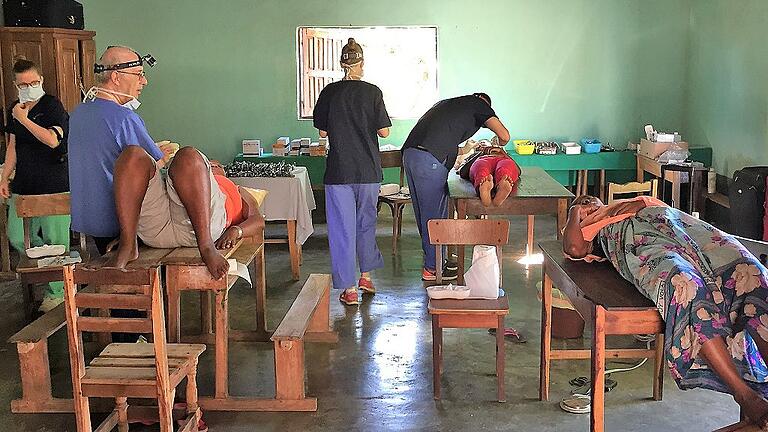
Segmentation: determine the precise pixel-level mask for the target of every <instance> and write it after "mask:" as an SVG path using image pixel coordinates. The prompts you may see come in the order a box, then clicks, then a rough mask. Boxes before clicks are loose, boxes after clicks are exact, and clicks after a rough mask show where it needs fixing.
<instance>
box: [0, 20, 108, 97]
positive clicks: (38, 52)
mask: <svg viewBox="0 0 768 432" xmlns="http://www.w3.org/2000/svg"><path fill="white" fill-rule="evenodd" d="M95 35H96V33H95V32H92V31H85V30H69V29H59V28H31V27H0V56H1V57H2V81H0V85H2V91H1V92H0V93H2V104H3V112H4V111H5V109H7V107H8V105H10V104H11V102H13V101H14V100H16V98H17V92H16V87H15V86H14V85H13V64H14V62H15V61H16V60H18V59H19V58H26V59H28V60H32V61H33V62H35V63H37V64H38V66H40V73H41V74H42V75H43V77H44V80H43V88H44V89H45V92H46V93H48V94H50V95H53V96H56V97H58V98H59V100H61V103H62V104H64V107H65V108H66V109H67V111H72V109H74V108H75V106H77V104H79V103H80V101H81V100H82V96H81V93H80V89H81V86H82V87H83V88H85V89H86V90H87V89H88V88H90V87H91V86H92V85H93V64H94V63H95V62H96V46H95V44H94V42H93V37H94V36H95Z"/></svg>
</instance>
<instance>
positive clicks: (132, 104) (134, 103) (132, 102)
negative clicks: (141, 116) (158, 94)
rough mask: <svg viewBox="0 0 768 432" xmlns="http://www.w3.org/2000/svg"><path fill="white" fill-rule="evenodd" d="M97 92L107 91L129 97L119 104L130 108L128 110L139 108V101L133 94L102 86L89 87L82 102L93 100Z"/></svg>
mask: <svg viewBox="0 0 768 432" xmlns="http://www.w3.org/2000/svg"><path fill="white" fill-rule="evenodd" d="M98 92H104V93H109V94H112V95H117V96H125V97H128V98H130V99H128V102H126V103H124V104H121V105H122V106H124V107H126V108H128V109H130V110H133V111H135V110H137V109H138V108H139V106H140V105H141V102H139V100H138V99H136V98H135V97H133V96H131V95H129V94H125V93H121V92H119V91H115V90H109V89H105V88H102V87H91V88H90V90H88V92H87V93H86V94H85V97H84V98H83V102H88V101H92V100H94V99H95V98H96V93H98Z"/></svg>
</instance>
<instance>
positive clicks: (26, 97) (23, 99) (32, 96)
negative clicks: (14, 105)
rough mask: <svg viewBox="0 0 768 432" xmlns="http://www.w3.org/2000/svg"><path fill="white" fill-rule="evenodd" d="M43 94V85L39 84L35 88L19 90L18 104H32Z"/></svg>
mask: <svg viewBox="0 0 768 432" xmlns="http://www.w3.org/2000/svg"><path fill="white" fill-rule="evenodd" d="M44 94H45V90H43V85H42V84H40V85H39V86H37V87H32V86H29V87H27V88H23V89H19V103H27V102H34V101H36V100H38V99H40V98H41V97H43V95H44Z"/></svg>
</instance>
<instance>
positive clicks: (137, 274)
mask: <svg viewBox="0 0 768 432" xmlns="http://www.w3.org/2000/svg"><path fill="white" fill-rule="evenodd" d="M93 265H94V264H93V262H91V263H88V264H86V265H78V266H76V267H75V280H76V281H77V283H78V284H88V285H106V284H110V285H149V279H150V276H149V274H150V270H149V269H118V268H110V267H100V268H99V267H94V266H93Z"/></svg>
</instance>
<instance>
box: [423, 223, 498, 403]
mask: <svg viewBox="0 0 768 432" xmlns="http://www.w3.org/2000/svg"><path fill="white" fill-rule="evenodd" d="M427 228H428V231H429V242H430V243H431V244H433V245H435V250H436V251H437V258H436V263H437V269H436V270H437V284H442V280H443V268H442V262H443V259H442V246H444V245H458V246H462V247H463V246H466V245H478V244H480V245H492V246H496V255H497V256H498V259H499V270H501V247H502V245H505V244H507V239H508V237H509V221H507V220H492V219H482V220H470V219H467V220H454V219H436V220H431V221H429V223H428V225H427ZM499 284H500V285H501V272H499ZM428 310H429V314H430V315H431V316H432V361H433V363H434V371H433V374H434V375H433V379H434V390H435V399H440V375H441V370H442V360H443V329H444V328H483V329H487V328H495V329H496V377H497V379H498V387H497V396H498V401H499V402H505V401H506V396H505V395H504V316H506V315H507V313H509V300H508V299H507V296H506V295H502V296H501V297H499V298H498V299H496V300H479V299H478V300H475V299H465V300H448V299H443V300H435V299H430V300H429V305H428Z"/></svg>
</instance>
